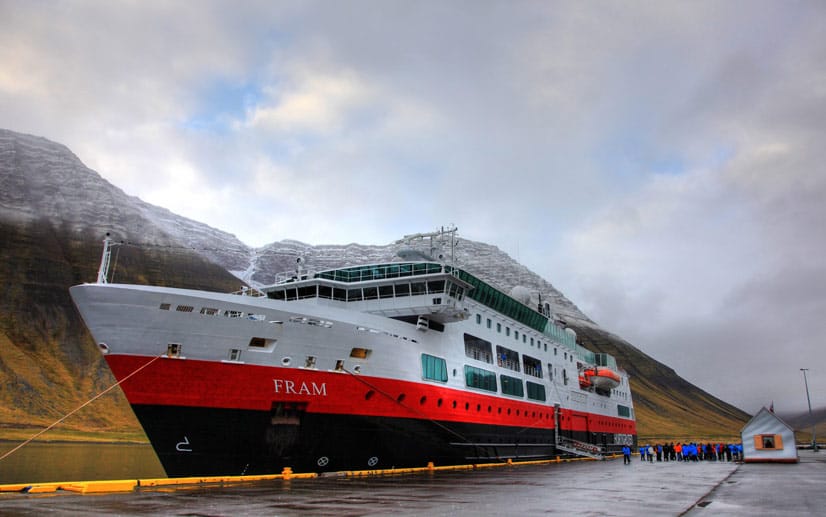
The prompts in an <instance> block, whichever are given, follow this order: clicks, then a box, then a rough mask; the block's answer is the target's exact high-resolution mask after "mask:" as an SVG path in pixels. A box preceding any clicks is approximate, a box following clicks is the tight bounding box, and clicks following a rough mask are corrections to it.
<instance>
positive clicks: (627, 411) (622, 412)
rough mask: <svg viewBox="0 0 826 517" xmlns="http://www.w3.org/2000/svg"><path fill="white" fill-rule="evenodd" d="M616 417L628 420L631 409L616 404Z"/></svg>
mask: <svg viewBox="0 0 826 517" xmlns="http://www.w3.org/2000/svg"><path fill="white" fill-rule="evenodd" d="M617 415H619V416H624V417H625V418H629V417H630V416H631V409H630V408H629V407H628V406H623V405H621V404H617Z"/></svg>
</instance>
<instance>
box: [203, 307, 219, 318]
mask: <svg viewBox="0 0 826 517" xmlns="http://www.w3.org/2000/svg"><path fill="white" fill-rule="evenodd" d="M201 314H203V315H205V316H215V315H216V314H218V309H213V308H211V307H201Z"/></svg>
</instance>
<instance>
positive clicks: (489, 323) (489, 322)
mask: <svg viewBox="0 0 826 517" xmlns="http://www.w3.org/2000/svg"><path fill="white" fill-rule="evenodd" d="M491 323H493V322H492V321H490V318H488V328H490V326H491Z"/></svg>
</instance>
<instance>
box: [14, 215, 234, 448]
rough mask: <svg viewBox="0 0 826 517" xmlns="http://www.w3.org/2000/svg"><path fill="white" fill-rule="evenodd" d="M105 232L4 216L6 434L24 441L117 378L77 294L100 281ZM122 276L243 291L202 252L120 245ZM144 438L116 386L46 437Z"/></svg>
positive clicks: (116, 257) (118, 274)
mask: <svg viewBox="0 0 826 517" xmlns="http://www.w3.org/2000/svg"><path fill="white" fill-rule="evenodd" d="M101 241H102V236H101V235H97V234H96V233H93V232H90V231H77V230H75V229H72V228H69V227H67V226H55V225H53V224H52V223H50V222H46V221H41V222H35V223H31V224H19V225H13V224H9V223H3V224H0V243H1V244H0V289H2V292H3V296H2V297H0V439H13V440H18V439H21V438H25V437H28V436H30V435H31V434H32V433H33V431H35V430H39V429H42V428H43V427H45V426H47V425H49V424H50V423H52V422H54V421H55V420H57V419H58V418H60V417H61V416H63V415H64V414H66V413H67V412H68V411H71V410H72V409H74V408H76V407H78V406H80V405H81V404H83V403H84V402H85V401H87V400H88V399H90V398H91V397H93V396H94V395H95V394H97V393H99V392H101V391H103V390H104V389H106V388H107V387H108V386H110V385H112V384H113V383H114V382H115V381H114V378H113V377H112V375H111V374H110V372H109V370H108V368H107V367H106V364H105V362H104V361H103V359H102V357H101V355H100V354H99V352H98V351H97V348H96V347H95V346H94V342H93V340H92V337H91V335H90V334H89V333H88V331H87V330H86V327H85V326H84V325H83V322H82V320H81V318H80V315H79V314H78V312H77V310H76V309H75V307H74V304H73V303H72V301H71V298H70V297H69V291H68V289H69V287H70V286H72V285H75V284H79V283H83V282H90V281H93V280H94V279H95V278H96V276H97V267H98V264H99V260H100V259H99V257H100V253H101V247H102V244H101ZM112 270H113V273H114V275H115V278H116V280H118V281H122V282H137V283H154V284H159V285H171V286H176V287H189V288H197V289H210V290H216V291H232V290H237V289H238V288H239V286H240V282H239V281H238V280H237V279H236V278H234V277H232V276H231V275H230V274H229V273H227V272H226V271H224V270H223V269H222V268H220V267H217V266H215V265H214V264H210V263H208V262H205V261H204V260H203V259H201V258H200V257H198V256H196V255H194V254H193V253H180V252H175V253H172V252H171V250H170V249H163V248H157V249H154V250H153V249H149V250H146V249H140V248H136V247H128V246H123V247H119V248H118V249H117V251H116V252H114V253H113V260H112ZM67 436H72V437H82V438H84V439H100V438H106V439H141V440H142V439H143V433H142V431H141V430H140V426H139V425H138V423H137V420H135V418H134V416H133V415H132V412H131V410H130V409H129V407H128V405H127V403H126V400H125V398H124V397H123V394H122V393H121V392H120V390H118V389H116V390H113V391H112V392H110V393H109V394H107V395H106V396H104V397H102V398H101V399H99V400H97V401H96V402H95V403H94V404H92V405H90V406H89V407H87V408H85V409H83V410H82V411H81V412H79V413H77V414H75V415H73V416H72V417H70V418H69V419H68V420H66V421H65V422H64V423H62V424H61V425H60V426H59V427H58V428H56V429H55V430H53V431H50V432H49V433H48V434H47V435H44V439H60V438H65V437H67Z"/></svg>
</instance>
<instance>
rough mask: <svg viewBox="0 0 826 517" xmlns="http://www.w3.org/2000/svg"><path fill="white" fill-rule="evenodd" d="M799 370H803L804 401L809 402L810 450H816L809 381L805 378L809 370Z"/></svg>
mask: <svg viewBox="0 0 826 517" xmlns="http://www.w3.org/2000/svg"><path fill="white" fill-rule="evenodd" d="M800 371H801V372H803V383H804V384H805V385H806V402H808V403H809V418H810V419H811V420H812V450H813V451H815V452H817V441H815V421H814V418H813V417H812V399H811V398H809V381H808V380H807V379H806V372H807V371H809V369H808V368H801V369H800Z"/></svg>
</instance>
